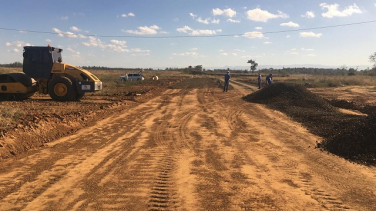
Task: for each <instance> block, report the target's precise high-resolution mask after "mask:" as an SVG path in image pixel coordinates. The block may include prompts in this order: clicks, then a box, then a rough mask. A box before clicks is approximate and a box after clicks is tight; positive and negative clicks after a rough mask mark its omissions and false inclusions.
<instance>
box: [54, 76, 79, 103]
mask: <svg viewBox="0 0 376 211" xmlns="http://www.w3.org/2000/svg"><path fill="white" fill-rule="evenodd" d="M48 94H49V95H50V96H51V98H52V99H53V100H55V101H73V100H75V98H76V96H77V92H76V90H75V87H74V85H73V83H72V81H71V80H70V79H69V78H67V77H64V76H57V77H55V78H53V79H51V81H50V82H49V83H48Z"/></svg>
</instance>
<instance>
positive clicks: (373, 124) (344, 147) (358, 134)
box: [322, 116, 376, 165]
mask: <svg viewBox="0 0 376 211" xmlns="http://www.w3.org/2000/svg"><path fill="white" fill-rule="evenodd" d="M322 146H323V147H324V149H326V150H328V151H329V152H331V153H334V154H337V155H339V156H342V157H344V158H346V159H350V160H355V161H357V162H361V163H364V164H369V165H376V116H369V117H367V118H366V119H365V120H364V121H360V122H356V124H354V126H353V127H351V128H350V129H349V130H347V131H343V132H342V133H340V134H338V135H337V136H335V137H332V138H329V139H326V140H324V141H323V142H322Z"/></svg>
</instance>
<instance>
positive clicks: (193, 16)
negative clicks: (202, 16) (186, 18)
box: [189, 13, 197, 19]
mask: <svg viewBox="0 0 376 211" xmlns="http://www.w3.org/2000/svg"><path fill="white" fill-rule="evenodd" d="M189 15H190V16H191V17H192V18H193V19H195V18H196V17H197V15H195V14H193V13H189Z"/></svg>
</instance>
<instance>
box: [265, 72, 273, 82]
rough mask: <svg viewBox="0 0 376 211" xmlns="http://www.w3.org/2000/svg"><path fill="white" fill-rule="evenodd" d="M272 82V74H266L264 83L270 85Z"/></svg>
mask: <svg viewBox="0 0 376 211" xmlns="http://www.w3.org/2000/svg"><path fill="white" fill-rule="evenodd" d="M272 83H273V74H271V73H270V74H269V75H268V76H266V84H267V85H272Z"/></svg>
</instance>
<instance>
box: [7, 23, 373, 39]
mask: <svg viewBox="0 0 376 211" xmlns="http://www.w3.org/2000/svg"><path fill="white" fill-rule="evenodd" d="M375 22H376V20H371V21H363V22H355V23H347V24H338V25H329V26H319V27H311V28H304V29H290V30H282V31H269V32H260V33H262V34H278V33H286V32H297V31H306V30H316V29H327V28H336V27H343V26H353V25H360V24H367V23H375ZM0 30H5V31H18V32H30V33H38V34H55V35H59V34H63V35H66V36H78V35H79V34H74V33H63V32H62V33H58V32H47V31H36V30H24V29H13V28H1V27H0ZM244 34H245V33H243V34H215V35H201V36H192V35H180V36H179V35H176V36H136V35H96V34H88V35H84V36H87V37H106V38H109V37H114V38H115V37H118V38H119V37H122V38H141V39H162V38H164V39H165V38H167V39H168V38H211V37H233V36H243V35H244Z"/></svg>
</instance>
